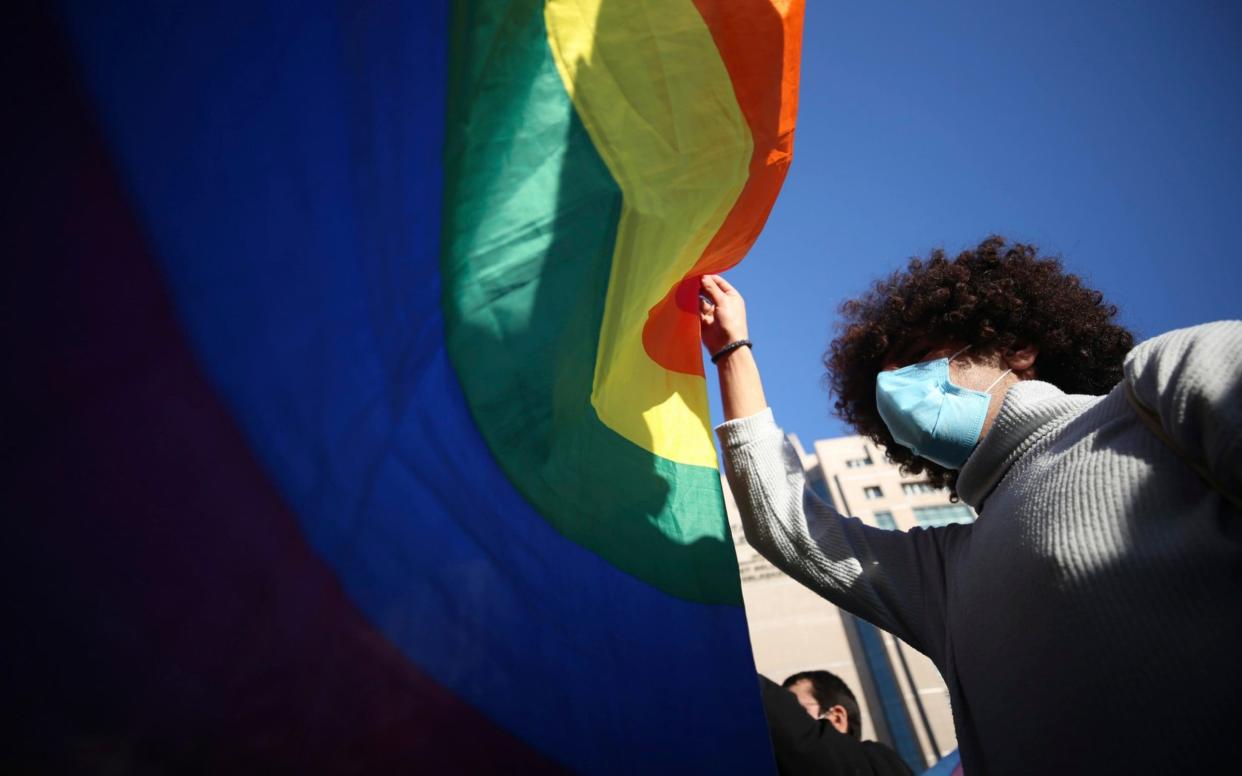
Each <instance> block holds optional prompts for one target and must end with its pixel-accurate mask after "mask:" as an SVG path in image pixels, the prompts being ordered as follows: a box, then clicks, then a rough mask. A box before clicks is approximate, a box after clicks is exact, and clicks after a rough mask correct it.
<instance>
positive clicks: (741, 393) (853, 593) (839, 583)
mask: <svg viewBox="0 0 1242 776" xmlns="http://www.w3.org/2000/svg"><path fill="white" fill-rule="evenodd" d="M703 290H704V295H705V296H707V298H708V300H710V301H705V302H704V304H703V306H702V308H701V310H700V312H701V314H702V315H701V318H702V321H701V322H702V327H703V342H704V344H705V346H706V347H707V348H708V350H709V351H710V352H713V353H715V352H718V351H719V349H720V348H721V347H724V346H725V345H727V344H728V343H730V342H734V341H736V340H738V339H744V338H745V337H746V325H745V306H744V303H743V302H742V300H741V295H740V294H738V292H737V290H736V289H734V288H733V287H732V286H730V285H728V284H727V283H725V282H724V281H723V280H722V279H720V278H717V277H714V276H709V277H707V278H705V279H704V282H703ZM709 308H710V309H709ZM717 373H718V375H719V378H720V391H721V397H722V401H723V403H724V407H725V416H726V418H727V419H728V420H727V421H726V422H725V423H724V424H722V425H721V426H720V428H718V429H717V433H718V434H719V436H720V442H721V448H722V450H723V453H724V462H725V474H726V476H727V477H728V480H729V485H730V488H731V489H732V491H733V495H734V498H735V499H736V501H737V504H738V510H739V512H740V513H741V518H742V526H743V529H744V530H745V532H746V539H747V541H749V542H750V544H751V545H752V546H753V547H754V548H755V549H756V550H758V552H759V553H760V554H761V555H763V556H764V557H765V558H767V559H768V560H770V561H771V562H772V563H773V564H775V565H776V566H777V567H778V568H780V569H781V570H783V571H784V572H785V573H787V574H789V575H790V576H792V577H793V578H795V579H797V580H798V581H800V582H802V584H804V585H806V586H807V587H809V588H811V589H812V590H814V591H815V592H817V593H819V594H820V595H822V596H824V597H825V598H827V599H828V600H830V601H832V602H833V603H835V604H837V605H838V606H840V607H842V608H843V609H846V610H848V611H850V612H852V613H854V614H856V615H858V616H860V617H862V618H863V619H866V620H868V621H869V622H872V623H874V624H876V625H877V626H879V627H881V628H884V629H885V630H887V631H889V632H891V633H893V634H895V635H897V636H898V637H900V638H901V639H902V640H904V641H906V642H907V643H909V644H910V645H911V646H913V647H915V648H916V649H918V650H920V651H922V652H924V653H925V654H928V655H929V656H931V657H932V659H933V660H939V658H940V656H941V651H942V648H943V629H942V628H941V627H940V626H938V625H936V623H942V622H943V615H942V613H943V606H944V595H945V591H944V560H943V558H944V547H943V546H942V543H943V542H945V541H949V540H951V539H952V538H953V537H955V536H957V535H958V534H959V533H960V532H959V531H958V530H957V529H961V530H962V531H968V530H969V529H967V528H966V527H964V526H949V527H946V529H948V530H936V531H924V530H915V531H912V532H909V533H901V532H897V531H884V530H881V529H878V528H872V527H870V526H867V525H865V524H863V522H862V521H861V520H857V519H855V518H850V517H845V516H843V515H841V514H839V513H838V512H837V511H836V510H835V509H833V508H832V506H831V505H829V504H826V503H825V502H824V501H822V500H821V499H820V498H819V497H818V496H817V495H816V494H815V493H814V491H812V490H810V489H809V488H806V487H805V476H804V474H803V470H802V462H801V460H800V459H799V458H798V455H797V453H796V452H795V451H794V449H793V447H792V445H790V444H789V443H788V441H787V440H786V438H785V435H784V433H783V432H782V431H781V430H780V429H779V428H778V427H777V425H776V422H775V420H774V419H773V416H772V412H771V410H769V409H768V408H767V405H766V402H765V401H764V397H763V387H762V382H761V380H760V377H759V368H758V365H757V363H756V361H755V358H754V356H753V354H752V353H751V352H750V349H749V348H739V349H737V350H734V351H732V352H730V353H729V354H728V355H727V356H725V357H724V358H721V359H720V360H719V361H718V362H717Z"/></svg>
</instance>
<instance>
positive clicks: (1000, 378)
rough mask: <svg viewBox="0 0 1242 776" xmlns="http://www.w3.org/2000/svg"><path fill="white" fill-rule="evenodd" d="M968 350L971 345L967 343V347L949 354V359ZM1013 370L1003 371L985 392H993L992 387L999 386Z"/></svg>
mask: <svg viewBox="0 0 1242 776" xmlns="http://www.w3.org/2000/svg"><path fill="white" fill-rule="evenodd" d="M968 350H970V345H967V346H966V347H964V348H962V349H961V350H959V351H957V352H956V353H954V354H953V355H951V356H949V361H952V360H953V359H955V358H957V357H958V356H960V355H962V354H963V353H965V352H966V351H968ZM1012 371H1013V370H1012V369H1006V370H1005V371H1004V372H1002V373H1001V376H1000V377H998V378H996V379H995V380H994V381H992V384H991V385H989V386H988V387H987V388H986V389H985V390H984V391H983V392H984V393H991V392H992V389H993V388H995V387H996V386H997V384H998V383H999V382H1000V381H1001V380H1004V379H1005V376H1006V375H1008V374H1009V373H1010V372H1012Z"/></svg>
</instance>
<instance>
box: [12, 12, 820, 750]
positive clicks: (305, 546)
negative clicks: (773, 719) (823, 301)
mask: <svg viewBox="0 0 1242 776" xmlns="http://www.w3.org/2000/svg"><path fill="white" fill-rule="evenodd" d="M174 5H176V4H168V3H127V4H122V5H121V6H116V5H113V4H98V3H86V2H73V1H69V2H65V3H61V4H59V5H57V6H56V7H55V9H49V8H47V7H42V6H41V7H38V8H35V9H33V10H31V11H29V13H28V14H27V17H28V18H27V20H26V21H27V22H28V24H26V25H24V26H23V27H22V28H21V30H20V33H19V34H13V33H11V37H13V41H12V42H11V44H10V45H9V46H7V47H6V49H7V50H6V57H8V58H9V60H10V62H9V64H8V65H7V66H6V72H7V73H9V76H8V77H9V79H10V80H11V81H12V83H11V84H10V88H9V90H8V93H9V103H10V114H9V115H10V122H9V123H10V127H9V129H10V136H11V139H10V142H9V143H8V148H7V152H8V155H9V157H10V158H9V160H8V161H7V162H6V170H8V171H10V172H9V173H8V175H6V177H7V179H8V185H9V189H10V194H11V199H13V202H14V205H13V206H12V207H6V210H7V213H6V215H7V218H6V222H8V224H7V226H6V229H5V233H6V239H7V240H8V244H9V248H8V250H6V254H7V256H8V259H9V262H10V267H12V268H14V269H15V270H16V272H15V274H14V275H11V276H10V279H9V282H8V283H7V284H6V286H5V302H4V305H3V307H4V310H5V314H6V316H7V324H8V325H7V326H6V327H5V328H6V338H7V342H8V345H7V346H6V352H7V353H8V355H9V359H10V361H9V365H8V366H9V369H8V370H7V371H8V378H7V380H6V393H7V397H8V401H7V403H6V404H7V407H8V409H9V413H8V414H9V416H10V419H11V420H10V422H8V423H6V435H5V436H6V440H5V441H6V444H7V453H8V454H7V456H6V464H5V482H4V499H5V502H4V503H5V514H6V516H7V518H8V520H7V523H8V525H9V527H10V532H11V539H10V543H9V547H10V550H11V555H12V562H10V563H9V564H8V565H7V571H8V573H9V574H10V576H11V580H10V583H9V584H8V590H9V595H10V598H11V599H12V601H13V602H14V606H13V607H12V611H13V615H12V619H11V621H10V629H9V636H8V637H7V638H6V642H7V645H6V646H7V649H6V652H7V653H8V659H7V665H8V668H9V671H8V678H7V679H6V682H7V683H8V684H9V685H10V686H9V687H8V688H7V692H6V697H8V698H9V699H10V702H11V703H12V704H13V708H15V709H16V710H18V712H19V714H18V716H20V718H21V721H20V723H19V725H18V726H17V727H16V729H15V738H16V740H18V741H20V744H19V745H14V746H10V747H6V752H5V754H4V755H3V757H4V758H6V765H11V766H15V767H18V768H21V769H26V770H39V769H40V768H43V767H45V768H47V769H54V770H55V769H58V770H91V769H98V768H100V767H108V768H112V769H113V770H117V769H120V770H122V771H124V770H127V769H129V770H147V771H149V770H161V769H164V770H174V771H176V770H186V769H190V770H203V771H230V772H238V771H247V770H262V771H265V772H272V771H281V770H297V771H300V772H314V771H324V772H389V771H393V770H404V771H405V772H428V773H430V772H440V773H452V772H538V771H556V770H562V769H568V770H573V771H580V772H587V773H610V772H616V773H656V772H679V773H684V772H703V773H760V772H765V771H770V770H772V767H773V766H772V760H771V753H770V748H769V746H768V743H767V740H766V736H765V727H764V722H763V717H762V712H761V709H760V706H759V699H758V695H757V692H756V687H755V675H754V668H753V664H752V662H751V656H750V652H749V647H748V644H747V640H746V628H745V621H744V618H743V613H742V610H741V605H740V604H741V596H740V588H739V583H738V576H737V568H736V564H735V560H734V555H733V550H732V546H731V542H730V541H729V536H728V533H727V528H726V523H725V519H724V512H723V506H722V498H721V492H720V485H719V477H718V474H717V470H716V459H715V453H714V448H713V445H712V441H711V436H710V430H709V428H708V411H707V404H706V401H707V399H706V396H707V391H706V383H705V380H704V375H703V366H702V359H701V355H700V347H699V344H698V322H697V316H696V304H697V288H698V286H697V283H698V277H699V276H700V275H702V274H703V273H705V272H717V271H720V270H723V269H725V268H727V267H729V266H732V265H733V264H735V263H736V262H738V261H739V260H740V259H741V258H742V257H743V255H744V254H745V253H746V251H747V250H748V249H749V247H750V246H751V245H752V244H753V242H754V240H755V238H756V237H757V235H758V233H759V230H760V229H761V228H762V225H763V223H764V221H765V219H766V217H767V214H768V212H769V210H770V208H771V207H772V204H773V202H774V200H775V197H776V194H777V191H778V189H779V188H780V185H781V182H782V180H783V178H784V175H785V172H786V170H787V168H788V165H789V162H790V158H791V151H792V140H793V129H794V116H795V109H796V96H797V76H798V62H799V46H800V35H801V18H802V3H801V2H800V0H660V2H654V0H547V1H546V2H540V1H539V0H461V1H460V2H453V3H449V2H447V0H439V1H437V2H425V3H404V4H402V3H378V4H369V3H324V2H311V3H282V2H276V1H275V0H251V1H250V2H245V3H233V2H226V3H206V4H191V5H190V6H188V7H174ZM13 195H15V196H13Z"/></svg>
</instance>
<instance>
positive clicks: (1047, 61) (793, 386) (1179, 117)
mask: <svg viewBox="0 0 1242 776" xmlns="http://www.w3.org/2000/svg"><path fill="white" fill-rule="evenodd" d="M808 5H809V8H808V9H807V12H806V30H805V37H804V39H803V60H802V90H801V100H800V109H799V118H798V132H797V139H796V142H795V146H794V161H793V167H792V169H791V170H790V173H789V177H788V179H787V181H786V183H785V188H784V191H783V192H782V194H781V197H780V199H779V200H778V201H777V203H776V207H775V208H774V209H773V212H772V216H771V218H770V219H769V221H768V225H767V228H766V229H765V231H764V233H763V235H762V236H761V237H760V238H759V241H758V243H757V244H756V245H755V247H754V249H753V250H752V251H751V253H750V255H749V256H748V257H747V258H746V260H745V261H743V262H742V264H741V266H739V267H738V268H736V269H734V270H731V271H730V272H729V273H728V275H727V277H728V278H729V279H730V280H731V281H732V282H733V283H734V284H735V285H737V286H738V288H739V289H740V290H741V291H742V293H743V294H744V295H745V297H746V301H747V308H748V310H749V314H750V331H751V338H752V339H753V340H754V341H755V343H756V347H755V355H756V357H757V358H758V359H759V364H760V367H761V369H762V371H763V377H764V384H765V389H766V391H767V396H768V402H769V404H771V405H772V407H773V408H774V410H775V412H776V417H777V422H778V423H780V424H781V425H782V426H784V427H785V429H786V430H787V431H791V432H794V433H797V434H798V435H799V437H801V438H802V440H803V441H804V442H809V441H811V440H813V439H818V438H823V437H827V436H837V435H840V434H844V433H852V432H850V431H849V430H848V429H846V428H845V427H844V426H843V425H842V424H841V423H840V422H839V421H838V420H837V419H836V418H835V417H833V415H832V413H831V409H830V406H829V402H828V396H827V393H826V391H825V389H824V388H823V385H822V380H821V378H822V376H823V367H822V365H821V362H820V357H821V355H822V353H823V351H824V349H825V346H826V345H827V343H828V341H829V340H830V339H831V336H832V331H833V328H832V327H833V324H834V323H835V322H836V321H837V319H838V316H837V307H838V305H839V304H840V303H841V302H842V301H843V300H844V299H847V298H850V297H852V296H854V295H856V294H857V293H859V292H860V291H862V290H864V289H865V288H866V287H867V285H868V284H869V283H870V281H871V280H873V279H874V278H876V277H879V276H880V275H882V274H885V273H888V272H891V271H892V270H894V269H897V268H898V267H900V266H903V265H904V264H905V261H906V260H907V259H908V258H909V257H910V256H913V255H922V254H924V253H926V251H927V250H928V249H930V248H932V247H934V246H943V247H944V248H945V249H946V250H948V251H949V252H951V253H952V252H956V251H958V250H960V249H962V248H966V247H969V246H971V245H974V244H975V243H976V242H978V241H979V240H980V239H981V238H983V237H984V236H986V235H988V234H990V233H999V234H1004V235H1006V236H1009V237H1012V238H1015V239H1020V240H1024V241H1029V242H1034V243H1036V244H1037V245H1039V246H1040V247H1041V248H1042V249H1044V251H1045V252H1049V253H1055V254H1059V255H1060V256H1061V257H1062V258H1063V259H1064V262H1065V264H1066V265H1067V266H1068V267H1069V268H1070V269H1071V270H1072V271H1074V272H1077V273H1079V274H1080V275H1082V276H1083V277H1084V278H1085V279H1086V280H1087V282H1088V284H1089V285H1093V286H1094V287H1096V288H1098V289H1100V290H1101V291H1103V292H1104V294H1105V296H1106V297H1107V298H1108V299H1110V300H1111V301H1112V302H1113V303H1114V304H1116V305H1117V306H1118V307H1120V308H1121V320H1122V322H1123V323H1124V324H1126V325H1128V326H1130V327H1131V328H1133V329H1134V330H1135V331H1136V333H1137V334H1138V336H1139V338H1140V339H1144V338H1147V337H1150V336H1153V335H1156V334H1159V333H1161V332H1164V331H1167V330H1169V329H1173V328H1177V327H1181V326H1187V325H1191V324H1195V323H1200V322H1203V321H1209V320H1217V319H1221V318H1237V317H1242V245H1240V243H1242V239H1239V238H1240V236H1242V190H1240V188H1239V187H1240V186H1242V4H1239V3H1236V2H1214V3H1208V2H1172V1H1171V0H1168V1H1166V2H1145V1H1144V2H1095V1H1094V0H1092V1H1091V2H1085V1H1081V0H1080V1H1079V2H1062V1H1058V2H1039V3H1034V2H1024V3H1016V2H1005V3H996V2H981V1H980V2H923V1H920V2H842V1H840V0H811V2H809V3H808ZM708 367H709V378H710V382H709V389H710V391H711V397H712V413H713V421H714V422H715V423H718V422H720V418H721V416H720V406H719V405H720V402H719V394H718V392H717V389H716V385H715V375H714V374H712V373H711V372H710V364H708Z"/></svg>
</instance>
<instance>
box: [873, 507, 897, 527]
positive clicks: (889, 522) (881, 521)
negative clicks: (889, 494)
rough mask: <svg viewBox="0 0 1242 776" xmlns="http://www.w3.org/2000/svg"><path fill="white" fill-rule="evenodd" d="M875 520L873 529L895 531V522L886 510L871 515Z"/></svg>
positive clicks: (891, 514) (890, 513)
mask: <svg viewBox="0 0 1242 776" xmlns="http://www.w3.org/2000/svg"><path fill="white" fill-rule="evenodd" d="M872 517H873V518H874V519H875V527H876V528H883V529H884V530H885V531H896V530H897V521H896V520H894V519H893V513H892V512H889V511H888V510H887V509H881V510H880V511H879V512H875V513H874V514H872Z"/></svg>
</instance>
